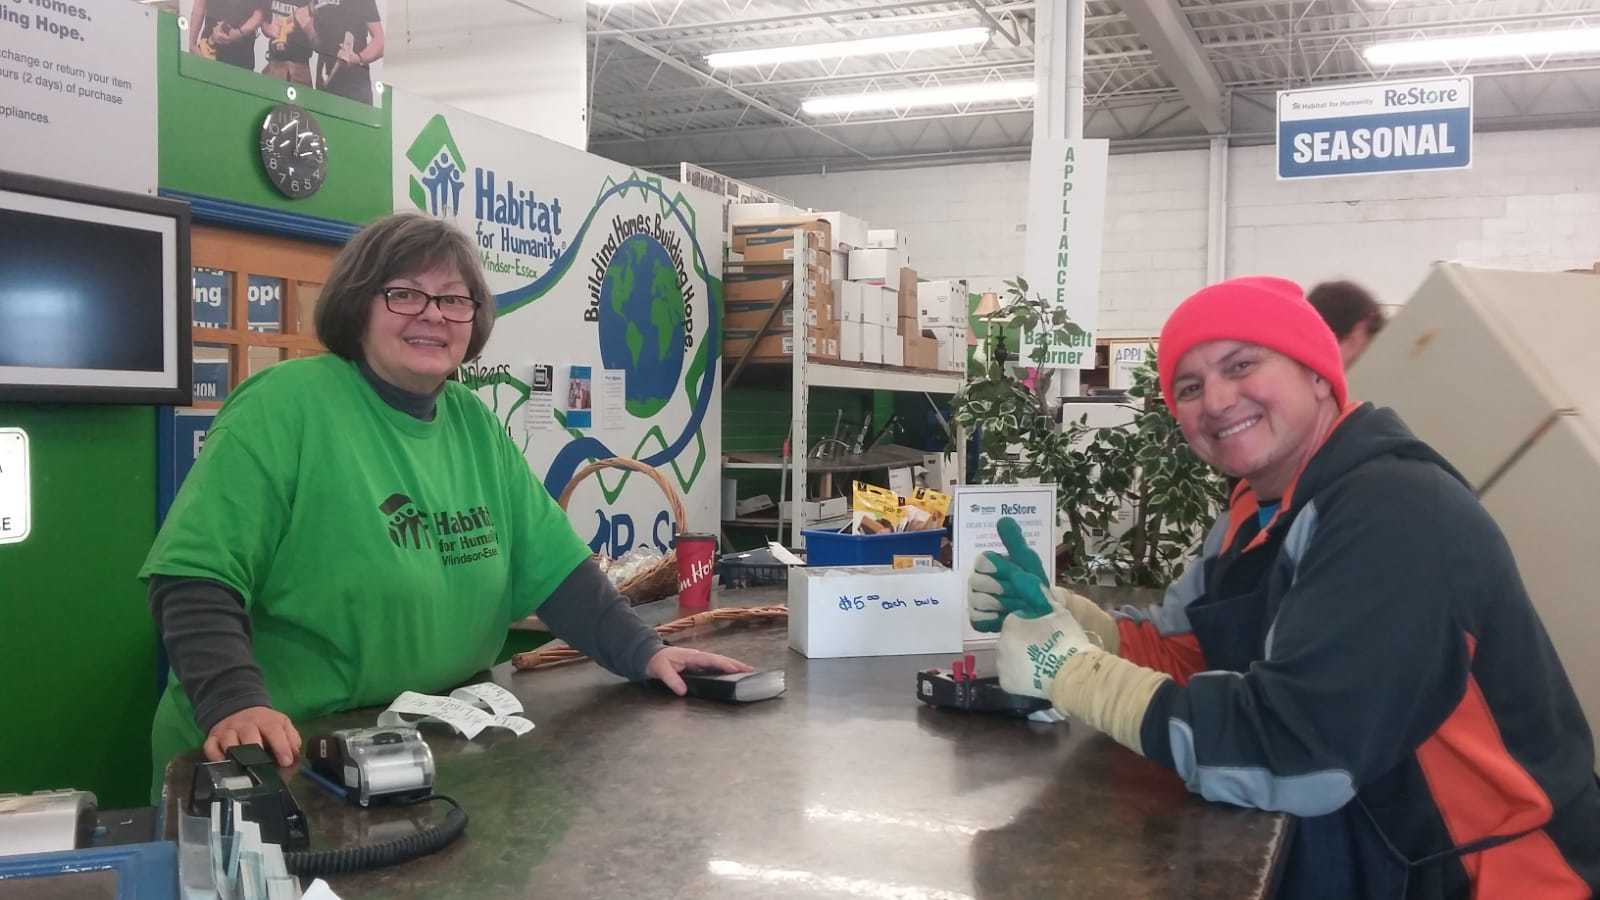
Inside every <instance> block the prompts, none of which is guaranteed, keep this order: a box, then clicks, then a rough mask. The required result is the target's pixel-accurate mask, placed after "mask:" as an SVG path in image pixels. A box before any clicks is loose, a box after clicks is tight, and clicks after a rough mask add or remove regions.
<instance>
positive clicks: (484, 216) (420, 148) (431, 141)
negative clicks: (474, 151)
mask: <svg viewBox="0 0 1600 900" xmlns="http://www.w3.org/2000/svg"><path fill="white" fill-rule="evenodd" d="M406 159H407V160H409V161H410V163H411V167H412V173H411V184H410V195H411V203H412V205H414V206H416V208H417V209H419V210H421V211H422V212H425V213H427V214H428V215H430V216H435V217H438V218H444V219H457V218H460V217H461V212H462V206H461V202H462V197H461V195H462V193H463V192H464V191H465V189H466V187H467V185H466V171H467V162H466V159H465V158H464V157H463V156H462V155H461V148H460V147H458V146H456V140H455V137H454V136H452V135H451V134H450V125H449V124H448V123H447V122H445V119H444V116H434V117H433V118H432V119H430V120H429V121H428V124H427V125H425V126H423V129H422V131H420V132H418V134H417V139H416V140H414V141H412V142H411V147H410V148H409V149H408V150H406ZM471 202H472V218H473V220H474V227H473V234H474V236H475V237H477V239H478V253H479V257H480V258H481V259H482V260H483V267H484V269H486V270H487V271H489V272H491V273H497V274H500V275H512V276H521V277H524V278H537V277H539V274H540V273H539V270H538V269H537V268H536V267H535V265H531V264H530V263H529V260H543V261H546V262H551V261H554V260H555V259H556V258H558V257H559V256H560V255H561V254H562V253H565V252H566V250H567V243H566V241H565V240H563V239H562V230H563V229H562V222H561V200H560V198H558V197H555V198H550V199H549V200H544V199H541V198H540V197H539V196H538V195H537V194H536V193H535V192H533V191H532V190H528V189H525V188H524V189H519V188H518V187H517V185H516V183H515V182H514V181H513V180H512V179H510V178H507V179H504V180H503V181H502V180H501V179H500V178H499V177H498V176H497V175H496V173H495V171H494V170H493V169H486V168H483V167H482V166H476V167H474V168H473V170H472V194H471Z"/></svg>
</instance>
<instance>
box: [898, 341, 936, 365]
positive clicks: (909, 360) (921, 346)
mask: <svg viewBox="0 0 1600 900" xmlns="http://www.w3.org/2000/svg"><path fill="white" fill-rule="evenodd" d="M902 340H904V341H905V348H906V349H905V366H906V368H908V369H938V368H939V342H938V341H936V340H934V339H933V338H930V337H923V336H921V335H902Z"/></svg>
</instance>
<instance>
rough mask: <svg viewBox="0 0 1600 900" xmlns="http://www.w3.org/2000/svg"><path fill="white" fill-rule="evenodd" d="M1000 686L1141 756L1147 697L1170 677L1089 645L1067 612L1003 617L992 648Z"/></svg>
mask: <svg viewBox="0 0 1600 900" xmlns="http://www.w3.org/2000/svg"><path fill="white" fill-rule="evenodd" d="M995 662H996V664H997V666H998V668H999V670H1000V687H1002V688H1004V689H1005V690H1006V691H1008V692H1010V693H1013V694H1025V695H1027V696H1030V697H1040V698H1043V699H1047V700H1049V701H1050V702H1051V703H1052V704H1053V705H1054V706H1055V708H1056V709H1058V710H1060V711H1061V712H1064V713H1066V714H1067V715H1069V716H1072V717H1074V718H1076V719H1079V720H1081V721H1083V722H1084V723H1086V724H1088V725H1090V726H1092V727H1094V728H1096V729H1098V730H1100V731H1103V732H1105V733H1106V734H1108V735H1110V736H1111V737H1112V738H1113V739H1115V740H1116V741H1117V743H1119V744H1122V745H1123V746H1124V747H1127V748H1128V749H1130V750H1132V751H1134V752H1135V753H1139V754H1143V753H1144V748H1143V746H1142V744H1141V742H1140V740H1139V729H1140V727H1141V726H1142V725H1143V724H1144V715H1145V711H1146V710H1147V709H1148V708H1149V706H1150V698H1151V697H1154V696H1155V693H1156V691H1157V690H1158V689H1159V688H1160V687H1161V685H1162V684H1163V683H1165V682H1167V681H1169V680H1170V679H1169V678H1168V677H1167V676H1166V675H1165V674H1162V673H1160V672H1156V671H1154V670H1152V669H1146V668H1144V667H1143V666H1139V665H1135V664H1134V663H1131V662H1129V661H1127V660H1125V659H1122V658H1121V657H1118V656H1115V655H1113V654H1110V653H1107V652H1105V651H1103V650H1100V649H1099V648H1097V647H1095V646H1094V644H1093V642H1092V641H1091V640H1090V638H1089V635H1088V632H1086V631H1085V630H1084V629H1083V626H1081V625H1079V624H1078V621H1077V620H1076V619H1074V618H1073V617H1072V614H1071V613H1069V612H1067V611H1066V610H1057V611H1055V612H1052V613H1050V614H1049V615H1044V616H1037V617H1034V618H1027V617H1024V616H1021V615H1015V616H1006V617H1005V619H1004V621H1003V622H1002V624H1001V626H1000V640H999V643H998V644H997V645H996V648H995Z"/></svg>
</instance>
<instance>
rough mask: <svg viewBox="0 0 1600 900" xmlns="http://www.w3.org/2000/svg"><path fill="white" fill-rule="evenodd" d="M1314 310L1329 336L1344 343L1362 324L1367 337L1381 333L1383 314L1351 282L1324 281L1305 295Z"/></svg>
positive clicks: (1364, 292)
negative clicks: (1330, 332)
mask: <svg viewBox="0 0 1600 900" xmlns="http://www.w3.org/2000/svg"><path fill="white" fill-rule="evenodd" d="M1306 299H1307V300H1309V301H1310V302H1311V305H1312V306H1314V307H1316V310H1317V313H1318V314H1319V315H1321V316H1322V321H1324V322H1327V323H1328V327H1329V328H1331V329H1333V336H1334V337H1336V338H1338V339H1339V340H1341V341H1342V340H1344V339H1345V338H1347V337H1349V336H1350V333H1351V332H1352V331H1355V330H1356V326H1358V325H1360V324H1361V323H1363V322H1365V323H1366V324H1367V333H1368V334H1372V335H1376V334H1377V333H1378V332H1379V331H1381V330H1382V329H1383V323H1384V318H1383V310H1381V309H1379V308H1378V301H1376V300H1374V299H1372V293H1371V292H1370V291H1368V290H1367V289H1366V288H1364V287H1362V286H1361V285H1359V284H1356V283H1355V282H1353V281H1324V282H1323V283H1321V284H1319V285H1317V286H1316V287H1314V288H1312V289H1311V293H1309V294H1307V295H1306Z"/></svg>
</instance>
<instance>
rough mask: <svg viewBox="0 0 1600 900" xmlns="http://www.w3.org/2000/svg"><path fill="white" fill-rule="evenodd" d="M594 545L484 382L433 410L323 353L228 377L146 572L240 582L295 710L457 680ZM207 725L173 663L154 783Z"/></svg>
mask: <svg viewBox="0 0 1600 900" xmlns="http://www.w3.org/2000/svg"><path fill="white" fill-rule="evenodd" d="M588 554H589V549H588V547H586V546H585V545H584V543H583V541H582V540H581V539H580V538H579V537H578V536H577V534H576V533H574V532H573V530H572V527H571V525H570V524H569V523H568V522H567V517H566V515H565V513H563V512H562V511H561V508H560V507H559V506H557V505H556V503H555V501H554V500H552V499H551V498H550V494H549V493H548V492H547V491H545V489H544V486H543V485H541V484H539V483H538V482H537V481H535V480H534V478H533V475H532V472H531V471H530V470H529V468H528V464H527V461H526V460H525V459H524V458H523V456H522V454H521V453H520V452H519V451H518V450H517V448H516V447H515V446H514V445H513V444H512V442H511V439H510V438H509V437H508V436H507V434H506V432H505V430H504V429H503V428H502V427H501V425H500V423H499V422H498V421H496V420H495V417H494V415H493V414H492V413H491V412H490V411H489V409H488V408H487V407H485V406H484V405H483V403H482V401H480V400H479V399H478V398H477V397H475V396H474V395H473V394H472V392H471V391H469V390H467V389H466V388H465V387H463V386H461V385H459V384H456V383H453V382H452V383H449V384H447V385H446V386H445V390H444V391H443V393H441V394H440V396H439V400H438V407H437V413H436V415H435V417H434V419H433V421H431V422H423V421H419V420H417V419H415V418H412V417H411V416H408V415H406V414H405V413H403V412H400V411H399V410H396V409H393V408H392V407H390V406H389V405H388V404H386V403H384V401H383V400H382V399H381V398H379V397H378V396H377V394H376V393H374V392H373V390H372V388H371V387H370V386H368V384H367V383H366V380H365V379H364V378H363V377H362V375H361V373H360V371H359V370H358V369H357V368H356V366H355V364H354V363H351V362H349V361H347V360H344V359H341V358H340V357H337V356H334V355H331V354H328V355H324V356H318V357H315V358H312V359H303V360H293V361H289V362H284V363H280V364H279V365H276V366H273V367H272V368H270V369H267V370H266V371H264V372H262V373H260V374H258V375H256V376H254V377H252V378H250V379H249V380H247V381H245V382H244V383H243V384H241V385H240V386H239V387H238V388H237V389H236V390H235V391H234V392H233V394H232V396H230V397H229V398H228V401H227V404H226V405H225V406H223V408H222V411H221V412H219V413H218V414H217V418H216V421H215V422H214V423H213V425H212V427H211V430H210V432H209V433H208V434H207V436H206V445H205V449H204V451H203V452H201V454H200V457H199V459H197V460H196V461H195V464H194V468H193V469H192V470H191V471H190V472H189V475H188V477H187V478H186V479H185V481H184V484H183V488H182V490H181V491H179V493H178V496H177V499H176V500H175V502H174V503H173V506H172V510H171V512H170V513H168V515H167V520H166V523H165V524H164V525H163V526H162V529H161V532H160V534H159V535H158V536H157V537H156V542H155V546H154V547H153V548H152V549H151V551H150V555H149V557H148V558H147V559H146V560H145V564H144V568H143V569H142V570H141V571H140V573H139V576H140V577H141V578H148V577H149V576H151V575H155V574H160V575H169V576H186V577H198V578H209V579H213V580H215V581H220V582H222V583H223V584H226V585H229V586H231V587H232V588H233V589H234V590H237V591H238V592H239V594H240V596H242V597H243V598H244V600H245V604H246V605H247V607H248V609H249V611H250V618H251V623H252V627H253V630H254V651H255V658H256V660H257V662H259V663H260V665H261V671H262V674H263V676H264V678H265V680H266V687H267V690H268V692H269V693H270V694H271V696H272V705H273V707H274V708H276V709H277V710H279V711H280V712H282V713H284V714H285V715H287V716H289V717H290V718H291V719H294V720H295V721H297V722H301V721H304V720H307V719H312V718H316V717H317V716H322V715H326V714H328V713H332V712H336V711H338V710H343V709H351V708H355V707H360V706H373V705H381V704H387V703H388V702H389V701H390V700H392V699H393V698H394V697H395V696H396V695H397V694H399V693H400V692H401V691H405V690H416V691H423V692H430V691H439V690H441V689H444V688H448V687H451V686H453V685H456V684H459V683H460V682H461V681H463V680H464V679H466V678H468V677H469V676H471V675H472V674H473V673H475V672H477V671H480V670H482V669H483V668H485V667H486V666H488V665H490V664H491V663H493V662H494V658H495V654H496V653H498V652H499V650H500V647H501V645H502V643H503V642H504V640H505V636H506V627H507V626H508V625H509V624H510V623H511V622H514V621H516V620H517V619H520V618H522V617H524V616H527V615H529V614H531V613H532V612H533V611H534V610H535V609H537V608H538V606H539V605H540V604H541V603H543V602H544V601H545V599H546V598H547V597H548V596H549V595H550V593H551V592H552V591H553V590H554V589H555V588H556V587H557V586H558V585H559V584H560V583H561V582H562V580H563V579H565V578H566V577H567V576H568V575H569V574H571V573H572V571H573V570H574V569H575V568H577V566H578V565H579V564H580V563H581V562H583V560H584V559H586V558H587V557H588ZM204 739H205V736H204V735H203V734H202V733H201V732H200V729H199V726H198V725H197V724H196V723H195V721H194V709H193V707H192V706H191V705H190V703H189V698H188V697H187V696H186V695H185V694H184V692H183V688H182V687H181V686H180V685H179V684H178V681H177V679H176V677H173V678H172V679H170V680H169V682H168V684H167V689H166V692H165V694H163V696H162V698H161V702H160V704H159V705H158V707H157V709H156V718H155V724H154V727H153V729H152V733H151V745H152V749H153V751H154V755H155V758H154V763H155V773H156V774H155V778H156V784H155V787H154V788H153V790H159V784H160V780H161V776H162V772H163V771H164V769H165V767H166V764H167V762H168V761H169V760H170V759H171V758H172V757H173V756H175V755H177V754H178V753H181V752H183V751H185V750H188V749H191V748H194V747H198V746H199V745H200V744H201V743H203V742H204Z"/></svg>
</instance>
